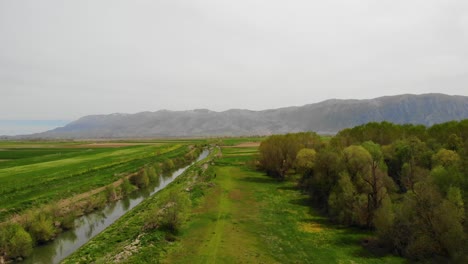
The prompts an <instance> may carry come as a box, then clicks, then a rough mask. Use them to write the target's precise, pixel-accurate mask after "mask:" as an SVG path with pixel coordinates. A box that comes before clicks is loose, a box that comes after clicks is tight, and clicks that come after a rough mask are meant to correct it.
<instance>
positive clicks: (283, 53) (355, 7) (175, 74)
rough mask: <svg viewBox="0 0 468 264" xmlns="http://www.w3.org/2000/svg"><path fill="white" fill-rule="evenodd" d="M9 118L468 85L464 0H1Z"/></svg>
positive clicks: (3, 105) (1, 86) (298, 101)
mask: <svg viewBox="0 0 468 264" xmlns="http://www.w3.org/2000/svg"><path fill="white" fill-rule="evenodd" d="M0 92H1V95H0V119H4V120H5V119H10V120H11V119H62V120H63V119H65V120H73V119H77V118H79V117H81V116H84V115H89V114H107V113H114V112H124V113H135V112H139V111H156V110H159V109H170V110H186V109H194V108H209V109H212V110H217V111H220V110H227V109H230V108H247V109H253V110H260V109H267V108H277V107H283V106H291V105H304V104H308V103H314V102H318V101H322V100H325V99H330V98H358V99H360V98H373V97H379V96H383V95H394V94H401V93H416V94H420V93H431V92H439V93H446V94H458V95H468V1H466V0H459V1H457V0H439V1H435V0H379V1H375V0H342V1H330V0H327V1H313V0H303V1H301V0H287V1H286V0H284V1H279V0H235V1H234V0H229V1H228V0H186V1H183V0H166V1H156V0H146V1H144V0H128V1H122V0H76V1H66V0H55V1H52V0H41V1H38V0H30V1H28V0H0Z"/></svg>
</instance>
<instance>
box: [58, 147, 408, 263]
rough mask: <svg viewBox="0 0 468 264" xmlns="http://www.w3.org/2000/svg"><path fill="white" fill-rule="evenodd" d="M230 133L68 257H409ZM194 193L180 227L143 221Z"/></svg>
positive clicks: (186, 260) (318, 260)
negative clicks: (325, 204) (324, 211)
mask: <svg viewBox="0 0 468 264" xmlns="http://www.w3.org/2000/svg"><path fill="white" fill-rule="evenodd" d="M246 142H248V140H247V139H244V140H242V139H236V140H228V141H227V142H226V144H223V143H222V142H221V144H223V146H222V148H221V152H222V154H220V153H217V151H218V150H217V149H214V151H213V152H212V153H211V155H210V156H209V157H208V158H207V159H206V160H204V161H201V162H200V163H198V164H197V166H195V167H193V168H191V169H190V170H189V171H187V172H186V173H185V174H184V175H181V176H180V177H179V178H178V179H177V181H176V182H173V183H172V184H171V185H169V186H168V187H167V188H166V189H164V190H162V191H161V192H160V193H157V194H156V195H155V196H153V197H151V198H149V199H147V200H146V201H144V202H143V203H142V204H140V205H139V206H137V207H136V208H134V210H132V211H131V212H130V213H128V214H126V215H125V216H123V217H122V218H121V219H119V220H118V221H117V222H116V223H114V224H113V225H112V226H110V227H109V228H108V229H107V230H105V231H104V232H102V233H101V234H100V235H98V236H96V237H95V238H94V239H92V240H91V241H90V242H89V243H88V244H86V245H85V246H83V247H82V248H80V249H79V250H78V251H77V252H75V253H74V254H73V255H71V256H70V257H69V258H67V259H66V260H65V261H64V263H89V262H95V263H109V262H114V261H117V260H118V261H119V262H122V263H404V260H403V259H401V258H398V257H394V256H383V257H382V256H375V255H372V254H371V253H369V252H368V251H366V250H365V249H364V248H363V247H362V246H361V241H362V240H363V239H366V238H367V237H369V236H371V234H370V233H369V232H366V231H362V230H359V229H352V228H347V227H343V226H339V225H334V224H332V223H331V222H329V220H328V219H327V218H326V217H324V216H321V215H320V214H319V213H318V212H317V211H314V209H311V207H310V202H309V201H308V196H307V195H303V194H301V192H300V191H299V190H298V189H297V187H296V183H295V182H294V181H293V180H291V181H283V182H280V181H277V180H275V179H273V178H270V177H267V176H266V175H264V174H263V173H261V172H258V171H256V170H255V169H254V168H253V167H252V164H253V163H252V162H251V161H252V159H253V157H254V156H255V155H256V154H257V151H258V148H257V147H256V145H258V143H252V142H249V143H246ZM173 192H179V193H184V194H185V193H186V194H188V195H189V197H190V200H191V207H190V210H189V211H190V212H189V216H188V219H187V221H186V222H185V224H184V225H182V227H181V228H180V229H179V230H178V231H177V232H170V231H169V230H165V229H163V228H156V229H146V228H144V227H145V225H147V221H148V218H149V217H151V212H152V211H154V210H162V209H163V208H164V204H163V203H162V201H164V200H165V197H167V196H169V195H170V193H173Z"/></svg>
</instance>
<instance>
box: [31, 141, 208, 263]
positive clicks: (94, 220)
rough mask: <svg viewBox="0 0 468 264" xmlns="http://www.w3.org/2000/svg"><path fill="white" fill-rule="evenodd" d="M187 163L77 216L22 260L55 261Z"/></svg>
mask: <svg viewBox="0 0 468 264" xmlns="http://www.w3.org/2000/svg"><path fill="white" fill-rule="evenodd" d="M208 154H209V152H208V150H204V151H203V152H202V153H201V154H200V156H199V157H198V159H197V160H196V161H200V160H202V159H204V158H206V157H207V156H208ZM196 161H195V162H196ZM191 165H193V163H192V164H191ZM191 165H189V166H186V167H184V168H181V169H178V170H177V171H175V172H173V173H172V174H171V175H169V176H161V177H160V180H159V183H157V185H156V186H150V188H146V189H143V190H137V191H135V192H133V193H132V194H131V195H129V196H127V197H125V198H124V199H122V200H119V201H116V202H114V203H110V204H108V205H107V206H106V207H104V208H103V209H101V210H99V211H96V212H93V213H91V214H88V215H85V216H82V217H79V218H78V219H76V220H75V226H76V227H75V228H74V229H73V230H69V231H66V232H63V233H61V234H59V235H58V236H57V238H56V239H55V240H54V241H52V242H51V243H48V244H46V245H43V246H39V247H36V248H34V250H33V253H32V254H31V256H29V257H28V258H26V259H25V260H24V261H23V262H22V263H27V264H29V263H34V264H36V263H40V264H49V263H59V262H60V261H61V260H63V259H64V258H66V257H67V256H69V255H70V254H72V253H73V252H74V251H75V250H77V249H78V248H79V247H81V246H82V245H84V244H85V243H86V242H88V241H89V240H90V239H91V238H93V237H95V236H96V235H97V234H99V233H100V232H102V231H103V230H104V229H106V228H107V227H108V226H109V225H111V224H112V223H114V222H115V221H116V220H117V219H119V218H120V217H121V216H122V215H124V214H125V213H126V212H128V211H129V210H131V209H132V208H134V207H135V206H137V205H138V204H139V203H141V202H142V201H143V200H145V199H146V198H148V197H149V196H151V195H153V194H155V193H157V192H158V191H160V190H162V189H164V188H165V187H166V186H167V185H168V184H169V183H171V182H172V181H174V180H175V179H176V178H177V177H178V176H179V175H181V174H182V173H183V172H184V171H185V170H187V169H188V168H189V167H190V166H191Z"/></svg>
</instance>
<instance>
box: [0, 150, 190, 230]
mask: <svg viewBox="0 0 468 264" xmlns="http://www.w3.org/2000/svg"><path fill="white" fill-rule="evenodd" d="M189 143H193V142H189V141H184V143H181V142H177V143H174V142H165V143H164V142H147V143H144V142H133V143H122V142H111V143H89V142H88V143H76V142H0V160H3V161H2V162H0V222H1V221H2V220H5V219H6V217H8V216H10V215H12V214H13V213H18V212H22V211H24V210H25V209H28V208H32V207H36V206H38V205H40V204H44V203H49V202H54V201H58V200H60V199H64V198H68V197H72V196H74V195H76V194H80V193H83V192H86V191H89V190H92V189H95V188H98V187H101V186H104V185H107V184H110V183H112V182H114V181H117V180H118V179H120V178H121V177H122V175H125V174H129V173H132V172H135V171H137V170H139V169H140V168H141V167H143V166H144V165H145V164H149V163H154V162H159V161H163V160H165V159H168V158H174V157H179V156H181V155H183V154H184V153H185V152H186V151H187V145H188V144H189Z"/></svg>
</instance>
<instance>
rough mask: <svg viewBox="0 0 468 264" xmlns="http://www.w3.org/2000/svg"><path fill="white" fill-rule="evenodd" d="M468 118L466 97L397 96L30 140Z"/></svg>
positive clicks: (180, 115) (156, 120)
mask: <svg viewBox="0 0 468 264" xmlns="http://www.w3.org/2000/svg"><path fill="white" fill-rule="evenodd" d="M465 118H468V97H465V96H448V95H443V94H425V95H398V96H386V97H380V98H376V99H370V100H336V99H333V100H327V101H324V102H320V103H316V104H310V105H305V106H301V107H286V108H280V109H271V110H264V111H250V110H238V109H233V110H228V111H224V112H213V111H210V110H192V111H167V110H161V111H157V112H142V113H137V114H111V115H92V116H85V117H83V118H80V119H78V120H77V121H74V122H72V123H70V124H68V125H66V126H64V127H61V128H57V129H54V130H50V131H47V132H44V133H38V134H34V135H30V136H28V137H40V138H129V137H131V138H134V137H194V136H239V135H269V134H277V133H286V132H297V131H316V132H319V133H335V132H337V131H339V130H341V129H343V128H347V127H353V126H356V125H359V124H363V123H367V122H370V121H383V120H386V121H390V122H394V123H400V124H402V123H412V124H424V125H432V124H435V123H442V122H446V121H450V120H460V119H465Z"/></svg>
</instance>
